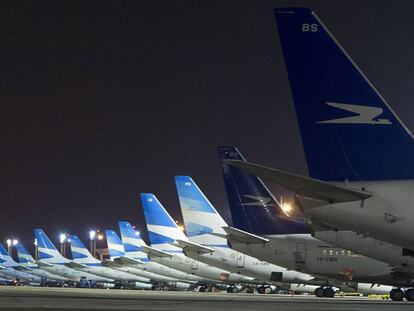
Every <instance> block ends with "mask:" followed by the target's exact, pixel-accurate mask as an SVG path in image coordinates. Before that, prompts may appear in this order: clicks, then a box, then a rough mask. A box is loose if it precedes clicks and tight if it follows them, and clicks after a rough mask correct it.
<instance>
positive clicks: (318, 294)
mask: <svg viewBox="0 0 414 311" xmlns="http://www.w3.org/2000/svg"><path fill="white" fill-rule="evenodd" d="M315 296H316V297H324V295H323V287H318V288H317V289H315Z"/></svg>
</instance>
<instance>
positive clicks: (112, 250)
mask: <svg viewBox="0 0 414 311" xmlns="http://www.w3.org/2000/svg"><path fill="white" fill-rule="evenodd" d="M105 235H106V243H107V244H108V251H109V257H110V259H111V260H114V259H115V258H118V257H121V256H125V248H124V245H123V244H122V241H121V239H120V238H119V236H118V234H117V233H116V232H115V231H114V230H105Z"/></svg>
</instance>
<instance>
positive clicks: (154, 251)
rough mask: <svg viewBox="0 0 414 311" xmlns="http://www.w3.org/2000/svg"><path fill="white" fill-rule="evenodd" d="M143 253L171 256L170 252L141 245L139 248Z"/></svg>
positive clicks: (153, 255)
mask: <svg viewBox="0 0 414 311" xmlns="http://www.w3.org/2000/svg"><path fill="white" fill-rule="evenodd" d="M141 250H142V251H143V252H144V253H146V254H147V255H148V257H152V258H155V257H172V255H171V254H170V253H167V252H164V251H162V250H159V249H156V248H153V247H151V246H142V249H141Z"/></svg>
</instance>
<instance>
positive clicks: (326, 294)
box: [323, 287, 335, 298]
mask: <svg viewBox="0 0 414 311" xmlns="http://www.w3.org/2000/svg"><path fill="white" fill-rule="evenodd" d="M323 296H324V297H327V298H333V296H335V291H334V290H333V288H332V287H327V288H325V289H324V290H323Z"/></svg>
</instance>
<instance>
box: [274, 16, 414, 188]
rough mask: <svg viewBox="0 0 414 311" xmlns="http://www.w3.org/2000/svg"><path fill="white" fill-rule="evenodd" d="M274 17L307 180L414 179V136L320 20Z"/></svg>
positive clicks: (298, 17) (307, 17)
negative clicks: (308, 175)
mask: <svg viewBox="0 0 414 311" xmlns="http://www.w3.org/2000/svg"><path fill="white" fill-rule="evenodd" d="M275 18H276V23H277V28H278V32H279V37H280V41H281V45H282V50H283V54H284V58H285V64H286V68H287V72H288V76H289V81H290V86H291V90H292V95H293V100H294V103H295V108H296V114H297V118H298V121H299V128H300V132H301V136H302V141H303V146H304V150H305V154H306V159H307V163H308V168H309V173H310V176H311V177H313V178H316V179H321V180H325V181H344V180H349V181H356V180H366V181H368V180H393V179H394V180H396V179H413V178H414V161H413V158H414V141H413V135H412V134H411V132H410V131H409V130H408V129H407V127H406V126H405V125H404V124H403V123H402V122H401V120H400V119H399V117H398V116H397V115H396V114H395V113H394V111H393V110H392V109H391V107H390V106H389V105H388V104H387V102H386V101H385V100H384V98H383V97H382V96H381V94H380V93H379V92H378V91H377V90H376V88H375V87H374V86H373V85H372V83H371V82H370V81H369V80H368V79H367V77H366V76H365V75H364V74H363V73H362V71H361V70H360V68H359V67H358V66H357V65H356V64H355V63H354V62H353V60H352V59H351V58H350V57H349V55H348V54H347V53H346V51H345V50H344V49H343V48H342V47H341V45H340V44H339V43H338V42H337V41H336V39H335V38H334V37H333V36H332V34H331V33H330V32H329V30H328V29H327V28H326V26H325V25H324V24H323V23H322V22H321V20H320V19H319V18H318V17H317V15H316V14H315V13H314V12H313V11H311V10H309V9H307V8H277V9H275Z"/></svg>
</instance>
